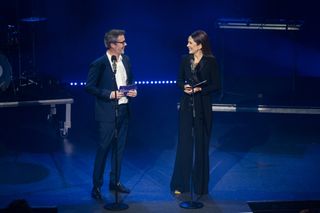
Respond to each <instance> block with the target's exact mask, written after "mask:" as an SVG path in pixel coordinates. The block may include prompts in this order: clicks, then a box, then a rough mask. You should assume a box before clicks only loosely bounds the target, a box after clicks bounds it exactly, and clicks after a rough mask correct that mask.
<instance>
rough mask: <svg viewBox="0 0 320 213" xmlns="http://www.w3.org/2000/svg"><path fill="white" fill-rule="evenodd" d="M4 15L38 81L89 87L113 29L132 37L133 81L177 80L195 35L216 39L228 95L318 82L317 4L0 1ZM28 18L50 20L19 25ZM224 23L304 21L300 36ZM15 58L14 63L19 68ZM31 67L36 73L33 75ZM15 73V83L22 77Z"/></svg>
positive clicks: (214, 44)
mask: <svg viewBox="0 0 320 213" xmlns="http://www.w3.org/2000/svg"><path fill="white" fill-rule="evenodd" d="M0 10H1V11H0V23H1V29H2V32H1V34H2V40H3V41H6V38H5V36H6V33H7V32H6V31H7V29H6V28H7V25H13V26H15V27H16V28H17V29H18V31H19V35H18V39H19V44H20V45H21V47H22V48H21V49H22V68H21V69H22V72H23V71H28V72H29V70H30V69H32V72H35V73H36V74H37V75H46V76H51V77H54V78H57V79H59V80H61V81H63V82H70V81H85V79H86V75H87V71H88V65H89V63H90V62H91V61H93V60H94V59H95V58H97V57H98V56H100V55H102V54H104V51H105V48H104V45H103V35H104V33H105V32H106V31H108V30H109V29H112V28H120V29H125V30H126V32H127V36H126V39H127V41H128V46H127V49H126V53H127V54H128V55H129V56H130V57H131V60H132V64H133V68H134V72H135V79H136V80H175V78H176V73H177V70H178V66H179V61H180V57H181V55H182V54H185V53H187V48H186V43H187V37H188V35H189V34H190V33H192V32H193V31H194V30H197V29H203V30H205V31H207V32H208V34H209V36H210V38H211V43H212V48H213V51H214V53H215V55H216V56H217V58H218V61H219V64H220V66H221V67H222V68H223V81H224V86H225V90H228V91H233V92H240V93H246V92H250V91H255V92H261V90H262V91H265V92H267V93H268V92H269V93H270V92H272V90H274V91H275V90H277V91H280V92H281V91H283V92H284V93H286V92H287V91H292V90H303V88H301V86H300V84H299V82H301V79H303V78H305V77H308V78H314V77H319V72H318V68H319V66H320V65H319V63H318V61H319V59H320V56H319V39H318V38H319V23H318V12H317V6H316V3H312V4H311V3H308V2H305V3H304V4H302V3H301V2H296V1H273V0H271V1H270V0H269V1H253V0H242V1H240V0H226V1H213V0H211V1H209V0H200V1H197V2H195V1H188V0H187V1H169V0H162V1H147V0H142V1H126V0H124V1H113V2H111V1H102V0H100V1H99V0H96V1H89V0H83V1H81V2H79V1H73V0H70V1H62V0H55V1H40V0H26V1H21V0H13V1H2V3H1V9H0ZM28 17H42V18H46V20H44V21H39V22H25V21H23V20H22V19H23V18H28ZM220 18H250V19H253V20H261V21H265V20H279V19H284V20H299V21H300V20H301V21H304V25H303V30H302V31H300V32H285V31H283V32H282V31H281V32H279V31H256V30H250V31H249V30H224V31H222V30H219V29H217V27H216V22H217V20H218V19H220ZM33 39H34V40H33ZM33 41H34V43H33ZM32 44H34V45H35V59H33V58H32V48H31V47H32V46H31V45H32ZM2 46H3V45H2ZM10 48H11V52H14V50H12V49H13V47H10ZM10 48H9V49H10ZM7 49H8V48H5V49H4V52H7V51H8V50H7ZM8 55H9V54H8ZM11 55H12V54H11ZM13 58H14V57H12V59H10V60H11V61H12V64H13V66H14V65H15V63H16V62H15V61H14V59H13ZM33 60H34V61H35V62H36V63H35V67H33V66H31V68H30V63H32V61H33ZM28 63H29V64H28ZM28 69H29V70H28ZM13 71H14V75H17V70H15V69H14V70H13ZM33 74H34V73H33ZM260 78H262V79H267V80H268V81H269V79H268V78H272V79H277V78H279V79H280V82H277V81H276V84H275V85H273V86H272V88H271V89H270V84H269V85H268V83H265V84H260V83H257V82H260V80H259V79H260ZM293 78H294V79H293ZM237 79H238V80H237ZM241 79H242V80H241ZM267 80H265V81H267ZM293 80H294V82H292V81H293ZM299 80H300V81H299ZM293 84H294V85H293ZM309 86H310V85H309ZM316 89H318V88H317V87H316ZM270 90H271V91H270Z"/></svg>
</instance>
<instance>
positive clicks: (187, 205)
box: [179, 58, 203, 209]
mask: <svg viewBox="0 0 320 213" xmlns="http://www.w3.org/2000/svg"><path fill="white" fill-rule="evenodd" d="M190 64H191V74H192V75H194V76H193V77H194V78H195V75H196V70H195V64H194V60H193V58H191V59H190ZM190 83H191V84H192V85H190V86H191V88H192V128H191V134H192V168H191V175H190V197H191V200H189V201H184V202H181V203H180V205H179V206H180V207H181V208H184V209H201V208H202V207H203V203H201V202H199V201H196V200H195V199H194V183H193V182H194V181H193V179H194V177H193V175H194V164H195V145H196V135H195V120H196V108H195V101H194V99H195V97H194V96H195V95H194V85H195V83H194V80H193V79H191V80H190Z"/></svg>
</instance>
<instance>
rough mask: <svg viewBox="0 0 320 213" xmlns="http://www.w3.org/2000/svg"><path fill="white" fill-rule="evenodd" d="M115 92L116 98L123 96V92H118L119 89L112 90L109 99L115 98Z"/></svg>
mask: <svg viewBox="0 0 320 213" xmlns="http://www.w3.org/2000/svg"><path fill="white" fill-rule="evenodd" d="M116 94H117V99H120V98H122V97H124V94H123V92H119V91H112V92H111V97H110V98H111V99H115V98H116Z"/></svg>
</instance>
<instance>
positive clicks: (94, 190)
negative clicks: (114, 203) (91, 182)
mask: <svg viewBox="0 0 320 213" xmlns="http://www.w3.org/2000/svg"><path fill="white" fill-rule="evenodd" d="M91 197H92V198H94V199H96V200H102V195H101V191H100V188H97V187H93V188H92V191H91Z"/></svg>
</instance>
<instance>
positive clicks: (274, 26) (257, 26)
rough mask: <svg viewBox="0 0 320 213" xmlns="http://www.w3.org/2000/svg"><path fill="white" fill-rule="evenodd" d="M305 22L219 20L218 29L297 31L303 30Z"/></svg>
mask: <svg viewBox="0 0 320 213" xmlns="http://www.w3.org/2000/svg"><path fill="white" fill-rule="evenodd" d="M302 24H303V21H291V20H283V19H280V20H265V21H263V22H261V21H255V20H251V19H219V20H218V21H217V27H218V28H221V29H250V30H252V29H253V30H295V31H298V30H300V29H301V27H302Z"/></svg>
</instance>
